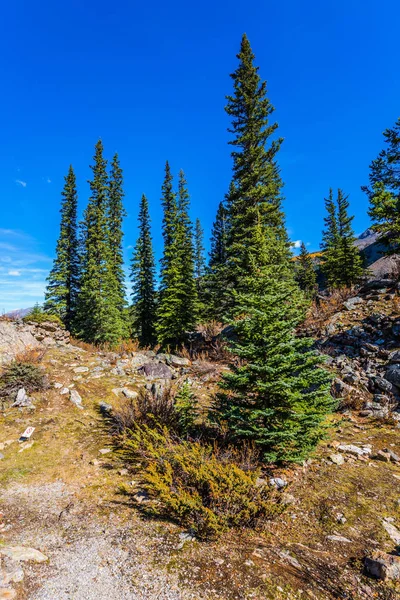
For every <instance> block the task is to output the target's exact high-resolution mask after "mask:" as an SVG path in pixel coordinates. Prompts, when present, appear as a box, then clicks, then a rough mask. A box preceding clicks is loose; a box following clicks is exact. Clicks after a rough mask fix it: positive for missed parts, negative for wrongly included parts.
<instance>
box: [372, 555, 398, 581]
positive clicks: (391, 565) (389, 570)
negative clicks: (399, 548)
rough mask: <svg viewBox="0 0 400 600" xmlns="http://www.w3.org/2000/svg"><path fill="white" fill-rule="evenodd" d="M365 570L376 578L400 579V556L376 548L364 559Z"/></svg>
mask: <svg viewBox="0 0 400 600" xmlns="http://www.w3.org/2000/svg"><path fill="white" fill-rule="evenodd" d="M364 565H365V570H366V571H367V573H368V574H369V575H372V577H376V579H383V580H384V581H385V580H386V579H394V580H399V579H400V556H395V555H393V554H387V553H386V552H382V551H381V550H376V551H375V552H374V553H373V554H372V555H371V556H370V557H369V556H367V557H366V558H365V560H364Z"/></svg>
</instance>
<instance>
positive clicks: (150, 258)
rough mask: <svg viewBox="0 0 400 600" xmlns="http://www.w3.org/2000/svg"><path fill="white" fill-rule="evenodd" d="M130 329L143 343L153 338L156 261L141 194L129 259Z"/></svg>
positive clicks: (146, 202)
mask: <svg viewBox="0 0 400 600" xmlns="http://www.w3.org/2000/svg"><path fill="white" fill-rule="evenodd" d="M131 279H132V298H133V307H132V314H133V330H134V334H135V335H137V336H138V338H139V340H140V343H141V344H142V345H143V346H147V345H151V344H153V343H154V341H155V261H154V254H153V243H152V238H151V224H150V215H149V203H148V201H147V198H146V196H145V195H144V194H143V195H142V199H141V202H140V211H139V237H138V239H137V242H136V246H135V250H134V253H133V257H132V263H131Z"/></svg>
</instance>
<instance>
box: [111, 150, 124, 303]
mask: <svg viewBox="0 0 400 600" xmlns="http://www.w3.org/2000/svg"><path fill="white" fill-rule="evenodd" d="M123 181H124V180H123V173H122V169H121V166H120V162H119V158H118V154H115V155H114V157H113V159H112V161H111V170H110V177H109V182H108V229H109V244H110V249H111V260H112V268H113V269H114V274H115V277H116V278H117V281H118V289H117V293H118V295H119V297H120V300H119V306H120V309H121V310H123V309H124V308H125V306H126V289H125V273H124V256H123V247H122V240H123V233H122V222H123V219H124V217H126V211H125V209H124V203H123V200H124V195H125V194H124V189H123Z"/></svg>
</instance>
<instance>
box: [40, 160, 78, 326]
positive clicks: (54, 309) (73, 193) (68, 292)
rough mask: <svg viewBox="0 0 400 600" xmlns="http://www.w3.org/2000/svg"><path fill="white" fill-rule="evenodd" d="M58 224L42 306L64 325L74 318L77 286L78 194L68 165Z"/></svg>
mask: <svg viewBox="0 0 400 600" xmlns="http://www.w3.org/2000/svg"><path fill="white" fill-rule="evenodd" d="M61 195H62V198H63V200H62V204H61V211H60V212H61V225H60V235H59V238H58V241H57V247H56V258H55V260H54V263H53V268H52V270H51V271H50V274H49V277H48V279H47V282H48V283H47V289H46V296H45V305H44V310H45V311H46V312H48V313H51V314H55V315H57V316H58V317H60V319H61V320H62V322H63V323H64V325H65V326H66V328H67V329H69V330H70V329H71V328H72V323H73V321H74V318H75V311H76V302H77V295H78V289H79V249H78V233H77V211H78V194H77V189H76V177H75V173H74V170H73V168H72V165H71V166H70V167H69V171H68V174H67V176H66V177H65V185H64V189H63V191H62V192H61Z"/></svg>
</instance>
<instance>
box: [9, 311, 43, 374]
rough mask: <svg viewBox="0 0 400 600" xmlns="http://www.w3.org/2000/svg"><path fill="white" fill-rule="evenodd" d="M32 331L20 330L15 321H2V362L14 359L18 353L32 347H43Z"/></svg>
mask: <svg viewBox="0 0 400 600" xmlns="http://www.w3.org/2000/svg"><path fill="white" fill-rule="evenodd" d="M41 347H42V344H41V343H40V342H38V341H37V340H36V339H35V338H34V337H33V335H32V334H31V333H30V331H25V330H20V329H18V328H17V326H16V325H15V323H13V322H8V321H1V322H0V364H6V363H7V362H10V361H11V360H13V359H14V358H15V357H16V356H17V354H22V353H23V352H26V351H27V350H30V349H31V348H41Z"/></svg>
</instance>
